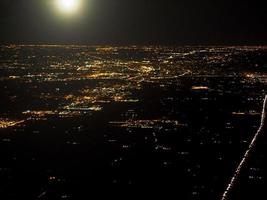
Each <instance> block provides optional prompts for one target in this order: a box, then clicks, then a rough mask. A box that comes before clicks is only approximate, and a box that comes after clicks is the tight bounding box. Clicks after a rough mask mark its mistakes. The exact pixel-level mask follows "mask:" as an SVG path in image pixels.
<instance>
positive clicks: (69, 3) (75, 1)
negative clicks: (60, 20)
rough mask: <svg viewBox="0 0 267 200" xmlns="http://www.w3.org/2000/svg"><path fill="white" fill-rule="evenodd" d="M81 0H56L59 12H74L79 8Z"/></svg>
mask: <svg viewBox="0 0 267 200" xmlns="http://www.w3.org/2000/svg"><path fill="white" fill-rule="evenodd" d="M80 6H81V0H57V7H58V9H59V10H60V11H61V12H64V13H74V12H77V11H78V10H79V8H80Z"/></svg>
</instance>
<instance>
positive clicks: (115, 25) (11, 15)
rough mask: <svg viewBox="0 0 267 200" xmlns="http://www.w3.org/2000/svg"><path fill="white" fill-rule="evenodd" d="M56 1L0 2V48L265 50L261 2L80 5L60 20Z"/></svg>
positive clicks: (117, 0)
mask: <svg viewBox="0 0 267 200" xmlns="http://www.w3.org/2000/svg"><path fill="white" fill-rule="evenodd" d="M51 1H55V0H1V1H0V42H1V43H31V44H32V43H51V44H52V43H62V44H68V43H80V44H178V45H179V44H180V45H190V44H192V45H205V44H207V45H215V44H230V45H231V44H240V45H242V44H263V45H266V44H267V15H266V13H267V9H266V6H265V5H264V3H263V1H260V0H253V1H248V0H243V1H241V0H83V2H84V4H83V9H82V10H81V11H80V13H79V14H78V15H76V16H63V15H59V14H58V13H56V12H55V9H54V8H52V6H51V5H50V3H51Z"/></svg>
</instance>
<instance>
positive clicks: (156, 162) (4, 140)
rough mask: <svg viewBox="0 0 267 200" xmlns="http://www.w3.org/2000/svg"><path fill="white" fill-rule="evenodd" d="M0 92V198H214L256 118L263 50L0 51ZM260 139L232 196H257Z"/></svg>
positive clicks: (265, 68)
mask: <svg viewBox="0 0 267 200" xmlns="http://www.w3.org/2000/svg"><path fill="white" fill-rule="evenodd" d="M0 92H1V97H0V199H3V200H17V199H28V200H30V199H49V200H50V199H74V200H77V199H90V197H91V195H92V193H95V192H96V191H99V193H98V194H99V195H108V196H109V197H110V198H111V197H117V195H118V194H122V193H123V191H132V192H134V193H135V195H141V192H146V194H147V195H151V196H156V195H160V194H161V195H165V197H166V199H169V198H167V196H173V198H174V199H203V200H205V199H220V197H221V196H222V194H223V192H224V190H225V188H226V187H227V184H228V183H229V181H230V179H231V176H232V175H233V173H234V170H235V168H236V167H237V165H238V163H239V161H240V160H241V157H242V156H243V154H244V152H245V150H246V149H247V147H248V145H249V143H250V141H251V139H252V137H253V135H254V134H255V132H256V130H257V128H258V127H259V124H260V114H261V113H260V112H261V109H262V103H263V102H262V101H263V98H264V95H265V94H266V93H267V48H266V47H160V46H159V47H156V46H155V47H152V46H149V47H145V46H130V47H104V46H95V47H94V46H0ZM264 138H265V139H264ZM266 142H267V139H266V137H262V139H261V141H260V143H261V144H260V145H259V147H257V150H256V152H255V154H254V155H253V159H252V160H251V162H250V163H249V166H247V168H246V170H245V172H244V173H243V174H242V177H241V179H240V181H239V184H238V187H237V188H236V189H235V190H234V195H233V196H234V197H233V199H266V198H264V197H262V195H265V197H266V194H265V191H264V188H266V186H267V174H266V172H267V170H266V169H267V168H266V167H267V166H266V165H267V158H266V156H267V155H266V149H265V146H266V145H265V144H266ZM110 191H112V192H110ZM128 195H129V196H131V193H128ZM92 199H97V198H92ZM124 199H128V198H127V196H124Z"/></svg>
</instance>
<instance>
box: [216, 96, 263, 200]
mask: <svg viewBox="0 0 267 200" xmlns="http://www.w3.org/2000/svg"><path fill="white" fill-rule="evenodd" d="M266 113H267V95H266V96H265V99H264V103H263V109H262V115H261V124H260V127H259V129H258V131H257V132H256V134H255V135H254V137H253V139H252V141H251V143H250V145H249V147H248V150H247V151H246V153H245V154H244V156H243V158H242V160H241V162H240V164H239V165H238V167H237V169H236V171H235V173H234V175H233V177H232V179H231V181H230V183H229V184H228V186H227V189H226V190H225V192H224V194H223V196H222V199H221V200H229V199H231V198H230V194H231V191H232V190H233V188H234V186H235V184H236V182H237V180H238V178H239V177H240V174H241V171H242V169H243V168H244V167H245V165H246V163H247V162H248V160H249V157H250V155H251V154H252V152H253V150H254V148H255V146H256V142H257V140H258V138H259V136H260V135H262V134H264V131H266V126H267V124H266V123H267V122H266Z"/></svg>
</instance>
